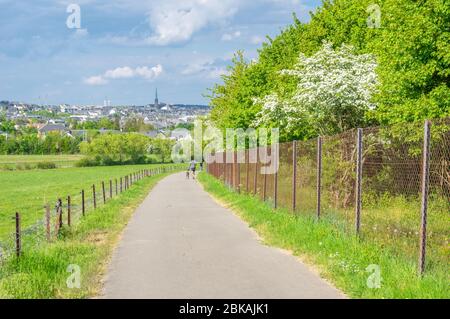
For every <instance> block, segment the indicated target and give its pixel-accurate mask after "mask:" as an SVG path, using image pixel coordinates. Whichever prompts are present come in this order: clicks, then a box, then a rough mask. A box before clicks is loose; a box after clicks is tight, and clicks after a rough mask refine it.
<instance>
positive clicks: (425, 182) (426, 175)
mask: <svg viewBox="0 0 450 319" xmlns="http://www.w3.org/2000/svg"><path fill="white" fill-rule="evenodd" d="M430 139H431V122H430V121H428V120H427V121H425V127H424V137H423V163H422V205H421V224H420V251H419V274H420V275H422V274H423V273H424V272H425V257H426V249H427V212H428V189H429V183H430Z"/></svg>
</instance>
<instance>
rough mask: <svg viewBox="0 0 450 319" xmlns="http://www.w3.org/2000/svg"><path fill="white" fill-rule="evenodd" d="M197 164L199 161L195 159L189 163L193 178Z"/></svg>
mask: <svg viewBox="0 0 450 319" xmlns="http://www.w3.org/2000/svg"><path fill="white" fill-rule="evenodd" d="M196 166H197V163H196V162H195V160H192V161H191V163H190V164H189V171H191V172H192V178H193V179H195V168H196Z"/></svg>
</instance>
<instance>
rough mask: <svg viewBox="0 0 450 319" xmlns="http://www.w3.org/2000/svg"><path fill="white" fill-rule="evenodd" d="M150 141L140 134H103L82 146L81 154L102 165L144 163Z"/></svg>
mask: <svg viewBox="0 0 450 319" xmlns="http://www.w3.org/2000/svg"><path fill="white" fill-rule="evenodd" d="M149 143H150V139H149V138H148V137H146V136H144V135H141V134H138V133H127V134H101V135H99V136H98V137H96V138H94V139H93V140H92V141H90V142H83V143H81V145H80V150H81V153H83V154H85V155H88V156H90V157H93V158H95V159H96V160H97V162H98V163H99V164H100V165H112V164H123V163H130V164H137V163H144V162H145V156H146V154H147V149H148V146H149Z"/></svg>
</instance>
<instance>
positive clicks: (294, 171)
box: [292, 141, 297, 212]
mask: <svg viewBox="0 0 450 319" xmlns="http://www.w3.org/2000/svg"><path fill="white" fill-rule="evenodd" d="M296 206H297V141H293V142H292V211H293V212H295V209H296V208H297V207H296Z"/></svg>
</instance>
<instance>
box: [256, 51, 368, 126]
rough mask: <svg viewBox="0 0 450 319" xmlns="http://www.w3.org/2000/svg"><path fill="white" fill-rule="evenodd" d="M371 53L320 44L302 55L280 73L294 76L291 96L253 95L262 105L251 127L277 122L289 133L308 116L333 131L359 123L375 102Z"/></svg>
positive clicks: (318, 124) (313, 121)
mask: <svg viewBox="0 0 450 319" xmlns="http://www.w3.org/2000/svg"><path fill="white" fill-rule="evenodd" d="M376 66H377V64H376V61H375V58H374V56H373V55H370V54H361V55H358V54H355V53H354V49H353V48H352V47H351V46H347V45H343V46H341V47H340V48H338V49H336V50H334V49H333V47H332V44H331V43H327V42H326V43H324V44H323V47H322V48H321V50H319V51H318V52H317V53H316V54H314V55H313V56H311V57H306V56H305V55H303V54H302V55H300V57H299V61H298V63H297V64H296V66H295V68H294V69H293V70H283V71H281V73H282V74H284V75H287V76H293V77H295V78H296V79H297V80H298V84H297V89H296V90H295V92H294V94H293V95H292V96H291V97H289V98H284V99H281V98H279V97H278V96H277V95H275V94H271V95H268V96H266V97H265V98H263V99H257V100H255V103H258V104H260V105H261V106H262V110H261V112H259V114H258V116H257V117H256V118H257V119H256V120H255V122H254V125H255V126H269V125H270V126H274V125H279V127H280V129H282V130H286V131H287V132H290V131H292V130H294V129H295V126H296V125H299V123H300V122H301V121H304V120H306V122H307V123H309V124H310V125H312V126H313V127H314V129H315V131H316V132H317V133H319V134H335V133H338V132H342V131H344V130H347V129H349V128H354V127H357V126H358V125H361V124H362V122H363V121H364V114H365V112H366V111H367V110H368V109H371V108H373V107H374V105H373V104H372V103H371V97H372V94H373V93H374V91H375V88H376V86H377V76H376V73H375V68H376Z"/></svg>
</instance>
